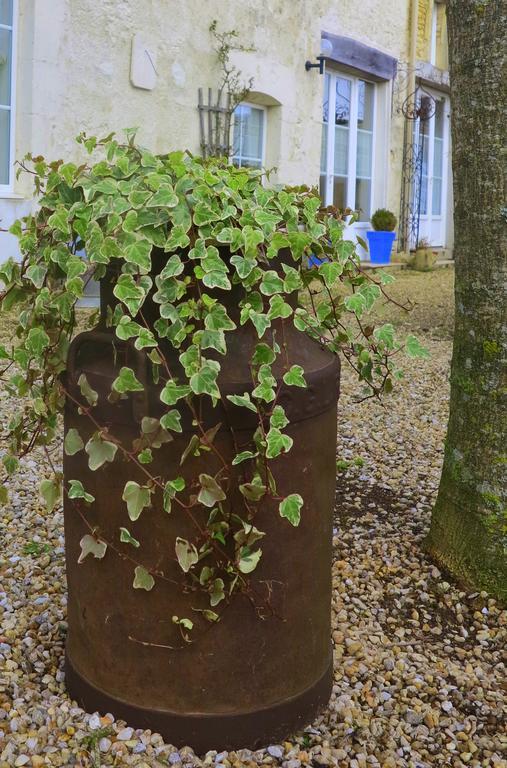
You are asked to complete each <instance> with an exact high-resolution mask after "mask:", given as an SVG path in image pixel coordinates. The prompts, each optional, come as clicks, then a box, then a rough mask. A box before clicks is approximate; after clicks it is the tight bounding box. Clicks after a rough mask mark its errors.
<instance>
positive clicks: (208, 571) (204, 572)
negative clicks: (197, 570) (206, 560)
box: [199, 565, 215, 586]
mask: <svg viewBox="0 0 507 768" xmlns="http://www.w3.org/2000/svg"><path fill="white" fill-rule="evenodd" d="M214 572H215V569H214V568H210V567H209V565H205V566H203V568H201V575H200V576H199V584H201V585H202V586H204V585H205V584H207V583H208V581H209V580H210V579H211V577H212V576H213V574H214Z"/></svg>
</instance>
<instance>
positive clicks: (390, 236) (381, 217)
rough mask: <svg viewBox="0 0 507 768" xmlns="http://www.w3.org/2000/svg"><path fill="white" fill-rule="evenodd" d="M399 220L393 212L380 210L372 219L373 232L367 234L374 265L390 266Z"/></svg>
mask: <svg viewBox="0 0 507 768" xmlns="http://www.w3.org/2000/svg"><path fill="white" fill-rule="evenodd" d="M396 224H397V219H396V216H395V215H394V213H392V211H388V210H387V209H386V208H378V209H377V210H376V211H375V213H374V214H373V216H372V217H371V225H372V227H373V230H370V231H369V232H367V233H366V237H367V238H368V246H369V249H370V261H371V262H372V264H389V262H390V261H391V249H392V247H393V243H394V241H395V238H396V233H395V232H394V230H395V228H396Z"/></svg>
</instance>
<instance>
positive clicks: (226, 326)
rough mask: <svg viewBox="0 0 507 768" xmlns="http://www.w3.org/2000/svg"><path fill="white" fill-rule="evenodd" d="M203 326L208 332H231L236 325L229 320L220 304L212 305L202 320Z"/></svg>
mask: <svg viewBox="0 0 507 768" xmlns="http://www.w3.org/2000/svg"><path fill="white" fill-rule="evenodd" d="M204 326H205V327H206V328H208V330H210V331H233V330H234V329H235V328H236V323H235V322H233V321H232V320H231V318H230V317H229V315H228V314H227V311H226V309H225V307H224V306H223V305H222V304H213V305H212V306H211V307H210V309H209V311H208V314H207V315H206V316H205V318H204Z"/></svg>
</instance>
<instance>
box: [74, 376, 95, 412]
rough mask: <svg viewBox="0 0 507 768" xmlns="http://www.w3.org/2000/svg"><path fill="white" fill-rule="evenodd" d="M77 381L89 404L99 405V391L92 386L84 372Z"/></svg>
mask: <svg viewBox="0 0 507 768" xmlns="http://www.w3.org/2000/svg"><path fill="white" fill-rule="evenodd" d="M77 383H78V387H79V389H80V391H81V394H82V395H83V397H84V398H85V400H86V402H87V403H88V405H91V406H94V405H97V401H98V399H99V395H98V392H95V390H94V389H92V388H91V386H90V385H89V383H88V379H87V378H86V374H84V373H82V374H81V376H80V377H79V379H78V380H77Z"/></svg>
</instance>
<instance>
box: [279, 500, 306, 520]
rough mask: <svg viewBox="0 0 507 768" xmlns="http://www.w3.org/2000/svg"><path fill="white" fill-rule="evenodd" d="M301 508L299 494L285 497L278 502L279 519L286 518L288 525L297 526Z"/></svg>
mask: <svg viewBox="0 0 507 768" xmlns="http://www.w3.org/2000/svg"><path fill="white" fill-rule="evenodd" d="M302 506H303V499H302V498H301V496H300V495H299V493H291V494H290V496H286V498H285V499H283V501H281V502H280V504H279V506H278V510H279V512H280V515H281V517H286V518H287V520H288V521H289V523H292V525H294V526H297V525H299V522H300V520H301V507H302Z"/></svg>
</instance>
